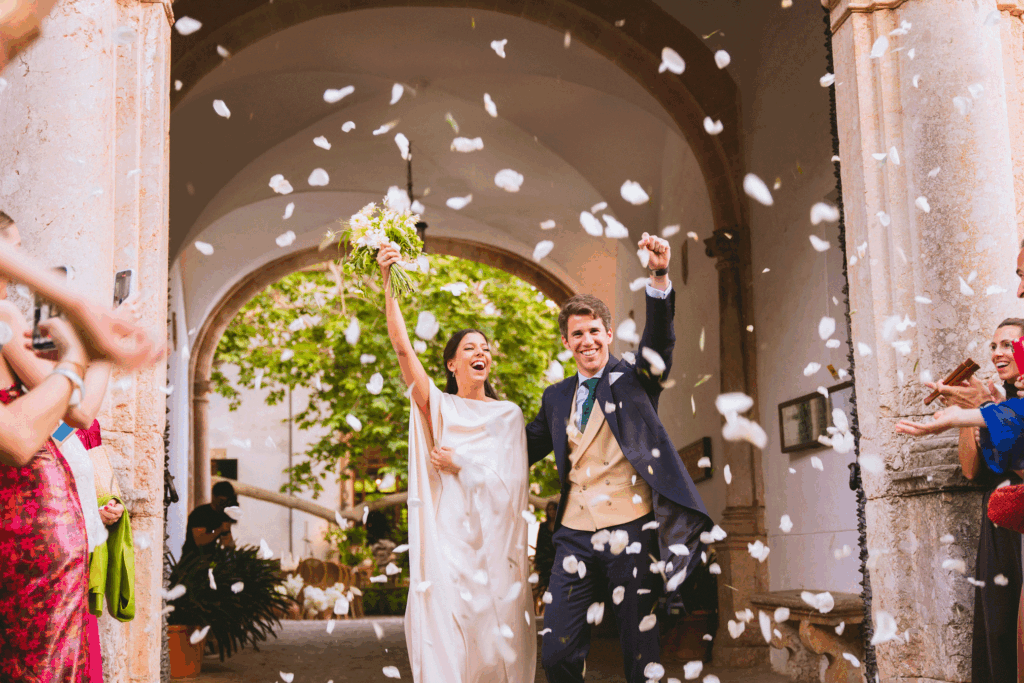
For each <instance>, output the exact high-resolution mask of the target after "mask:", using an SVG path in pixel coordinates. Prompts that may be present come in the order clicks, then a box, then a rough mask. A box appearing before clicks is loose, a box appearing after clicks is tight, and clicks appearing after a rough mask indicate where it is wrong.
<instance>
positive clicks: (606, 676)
mask: <svg viewBox="0 0 1024 683" xmlns="http://www.w3.org/2000/svg"><path fill="white" fill-rule="evenodd" d="M374 623H376V624H378V625H379V626H381V627H382V628H383V629H384V637H383V639H381V640H379V641H378V640H377V636H376V634H375V633H374V630H373V624H374ZM326 626H327V624H326V622H322V621H285V622H282V628H281V630H280V631H278V634H277V636H278V637H277V639H276V640H271V641H270V642H269V643H267V644H266V645H265V646H263V647H261V648H260V651H259V652H255V651H253V650H243V651H242V652H241V653H239V654H237V655H235V656H234V657H232V658H230V659H227V660H225V661H224V662H221V661H220V659H218V658H217V657H216V656H215V655H211V656H208V657H206V659H205V660H204V661H203V672H202V674H200V676H199V678H197V679H193V680H196V681H198V683H275V682H276V683H281V681H282V679H281V678H280V676H279V675H278V674H279V672H284V673H291V674H294V675H295V678H294V681H293V683H328V681H334V683H341V681H350V682H352V683H355V682H356V681H359V682H360V683H362V682H363V681H366V682H367V683H373V682H377V681H379V682H381V683H384V682H385V681H390V680H393V679H389V678H388V677H386V676H385V675H384V674H383V672H382V669H383V667H385V666H389V665H391V666H397V667H398V670H399V671H400V672H401V674H402V680H404V681H411V680H412V672H411V670H410V669H409V656H408V652H407V650H406V647H405V632H404V629H403V625H402V619H401V617H371V618H367V619H358V620H346V621H338V622H336V623H335V628H334V632H333V633H331V634H330V635H328V634H327V630H326ZM665 669H666V677H668V676H674V677H676V678H679V679H680V680H682V679H683V665H682V664H667V665H666V666H665ZM709 673H713V674H715V675H717V676H718V677H719V678H720V679H721V682H722V683H741V682H742V683H786V682H787V679H786V678H783V677H782V676H778V675H775V674H773V673H771V672H770V671H768V670H767V669H766V670H765V671H764V672H760V671H751V670H743V669H722V668H719V667H713V666H711V667H706V668H705V669H704V671H703V672H702V674H701V676H700V678H703V677H704V676H705V675H707V674H709ZM698 680H700V679H698ZM613 681H614V682H615V683H622V681H623V675H622V654H621V651H620V650H619V643H618V640H617V639H616V640H610V639H608V640H604V639H602V640H596V641H595V642H594V644H593V646H592V648H591V655H590V658H589V659H588V660H587V683H612V682H613ZM546 682H547V678H546V677H545V675H544V671H543V669H542V668H541V667H540V665H539V664H538V666H537V679H536V683H546Z"/></svg>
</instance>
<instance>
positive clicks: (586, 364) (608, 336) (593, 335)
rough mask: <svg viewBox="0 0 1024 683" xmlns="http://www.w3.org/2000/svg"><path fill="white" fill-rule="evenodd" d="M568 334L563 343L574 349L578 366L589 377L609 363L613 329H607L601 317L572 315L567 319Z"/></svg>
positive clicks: (573, 353) (563, 338)
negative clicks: (609, 348) (609, 347)
mask: <svg viewBox="0 0 1024 683" xmlns="http://www.w3.org/2000/svg"><path fill="white" fill-rule="evenodd" d="M566 332H567V336H565V337H562V345H563V346H565V348H567V349H569V350H570V351H572V355H573V358H575V359H576V367H577V368H579V370H580V372H582V373H583V374H584V375H585V376H587V377H593V376H594V375H595V374H596V373H598V372H600V371H601V370H602V369H603V368H604V366H605V365H607V364H608V345H609V344H611V343H612V331H611V330H606V329H605V327H604V322H603V321H602V320H601V319H600V318H595V317H592V316H589V315H571V316H569V319H568V320H567V321H566Z"/></svg>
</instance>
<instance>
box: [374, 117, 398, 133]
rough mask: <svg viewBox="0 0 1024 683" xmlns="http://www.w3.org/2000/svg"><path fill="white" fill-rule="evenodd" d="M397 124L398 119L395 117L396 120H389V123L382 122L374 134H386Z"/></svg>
mask: <svg viewBox="0 0 1024 683" xmlns="http://www.w3.org/2000/svg"><path fill="white" fill-rule="evenodd" d="M397 125H398V119H395V120H394V121H388V122H387V123H384V124H381V126H380V127H379V128H377V129H376V130H375V131H373V134H374V135H384V134H385V133H387V132H389V131H390V130H391V129H392V128H394V127H395V126H397Z"/></svg>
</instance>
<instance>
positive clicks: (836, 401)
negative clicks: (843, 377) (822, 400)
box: [828, 382, 853, 426]
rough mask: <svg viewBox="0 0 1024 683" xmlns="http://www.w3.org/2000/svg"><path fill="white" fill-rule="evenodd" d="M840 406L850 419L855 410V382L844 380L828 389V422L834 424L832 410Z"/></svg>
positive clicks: (830, 424)
mask: <svg viewBox="0 0 1024 683" xmlns="http://www.w3.org/2000/svg"><path fill="white" fill-rule="evenodd" d="M836 408H839V409H840V410H842V411H843V412H844V413H846V419H847V420H849V419H850V418H851V417H853V415H852V410H853V382H843V383H842V384H837V385H835V386H834V387H829V389H828V424H829V426H833V422H832V411H833V410H835V409H836Z"/></svg>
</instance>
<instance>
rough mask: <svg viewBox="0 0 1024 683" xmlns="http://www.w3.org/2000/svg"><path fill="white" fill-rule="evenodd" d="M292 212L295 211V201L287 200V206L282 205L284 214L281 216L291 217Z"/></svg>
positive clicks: (285, 218)
mask: <svg viewBox="0 0 1024 683" xmlns="http://www.w3.org/2000/svg"><path fill="white" fill-rule="evenodd" d="M293 213H295V202H288V206H286V207H284V216H282V218H283V219H284V220H288V219H289V218H291V217H292V214H293Z"/></svg>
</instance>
